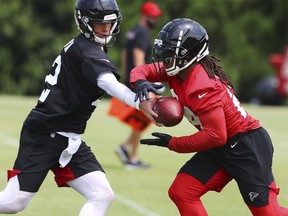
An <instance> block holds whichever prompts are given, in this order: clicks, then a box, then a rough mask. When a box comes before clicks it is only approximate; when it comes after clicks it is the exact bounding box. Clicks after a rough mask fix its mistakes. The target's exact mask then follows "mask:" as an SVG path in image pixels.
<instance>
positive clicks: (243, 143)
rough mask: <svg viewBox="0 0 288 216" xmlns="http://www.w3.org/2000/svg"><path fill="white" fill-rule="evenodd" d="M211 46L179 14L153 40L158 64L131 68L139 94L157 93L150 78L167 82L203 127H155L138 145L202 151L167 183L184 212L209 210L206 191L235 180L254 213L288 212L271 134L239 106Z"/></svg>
mask: <svg viewBox="0 0 288 216" xmlns="http://www.w3.org/2000/svg"><path fill="white" fill-rule="evenodd" d="M208 44H209V39H208V34H207V32H206V30H205V29H204V27H203V26H201V25H200V24H199V23H197V22H196V21H193V20H191V19H185V18H179V19H174V20H172V21H170V22H168V23H167V24H166V25H165V26H164V27H163V28H162V30H161V31H160V32H159V34H158V37H157V39H156V40H155V43H154V52H153V53H154V54H153V62H154V65H153V64H148V65H142V66H138V67H136V68H134V69H133V70H132V72H131V76H130V80H131V83H132V84H134V85H135V89H136V95H137V98H140V99H143V95H144V96H145V95H146V94H147V93H148V92H149V91H151V90H152V91H154V90H153V88H150V86H151V85H152V83H150V82H168V84H169V88H170V90H171V93H172V94H173V96H174V97H175V98H177V99H178V101H179V102H180V104H181V105H182V106H183V108H184V115H185V117H186V118H187V119H188V121H189V122H190V123H191V124H193V125H194V126H195V127H196V128H197V129H198V132H196V133H194V134H188V135H186V136H180V137H175V136H171V135H169V134H165V133H157V132H154V133H152V135H153V136H154V137H156V138H151V139H142V140H140V143H141V144H147V145H156V146H162V147H166V148H169V150H171V151H175V152H178V153H192V152H196V154H194V155H193V156H192V158H191V159H190V160H189V161H187V162H186V163H185V164H184V165H183V166H182V168H181V169H180V170H179V172H178V174H177V176H176V178H175V180H174V182H173V183H172V185H171V186H170V188H169V196H170V198H171V199H172V200H173V202H174V203H175V204H176V206H177V207H178V210H179V212H180V214H181V216H190V215H199V216H205V215H208V213H207V212H206V210H205V208H204V206H203V204H202V202H201V200H200V198H201V197H202V196H203V195H204V194H206V193H207V192H208V191H217V192H220V191H221V190H222V189H223V188H224V187H225V186H226V185H227V184H228V183H229V182H230V181H231V180H232V179H234V180H235V181H236V182H237V184H238V188H239V190H240V193H241V195H242V197H243V200H244V202H245V203H246V205H247V206H248V208H249V210H250V211H251V213H252V214H253V215H254V216H268V215H269V216H280V215H281V216H288V209H287V208H283V207H281V206H280V205H279V204H278V201H277V195H278V193H279V188H277V186H276V181H275V179H274V176H273V173H272V160H273V145H272V142H271V139H270V136H269V134H268V133H267V131H266V130H265V129H264V128H263V127H262V126H261V125H260V123H259V121H258V120H256V119H254V118H253V117H251V116H250V115H249V114H248V113H247V112H246V111H245V110H244V109H243V107H241V105H240V102H239V101H238V99H237V98H236V97H235V95H234V86H233V83H232V82H231V81H230V79H229V76H228V75H227V74H226V73H225V72H224V70H223V69H222V68H221V67H220V66H219V65H218V62H219V60H218V59H217V58H216V57H215V56H211V55H209V49H208ZM148 81H149V82H148ZM155 93H157V92H156V91H155ZM144 99H145V97H144ZM146 99H148V98H147V97H146Z"/></svg>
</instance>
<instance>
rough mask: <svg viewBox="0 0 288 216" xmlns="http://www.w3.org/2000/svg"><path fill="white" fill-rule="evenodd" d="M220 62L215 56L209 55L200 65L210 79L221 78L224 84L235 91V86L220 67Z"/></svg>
mask: <svg viewBox="0 0 288 216" xmlns="http://www.w3.org/2000/svg"><path fill="white" fill-rule="evenodd" d="M220 61H221V60H220V59H218V58H217V57H216V56H215V55H207V56H205V57H204V58H203V59H201V60H200V62H199V63H200V64H201V65H202V66H203V67H204V69H205V70H206V72H207V74H208V76H209V77H210V78H212V79H216V78H219V79H220V80H221V82H222V83H223V84H225V85H226V86H229V87H231V88H233V89H234V85H233V83H232V82H231V80H230V77H229V75H228V74H226V73H225V71H224V70H223V69H222V67H220V66H219V65H218V62H220Z"/></svg>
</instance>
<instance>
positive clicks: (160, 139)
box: [140, 132, 172, 148]
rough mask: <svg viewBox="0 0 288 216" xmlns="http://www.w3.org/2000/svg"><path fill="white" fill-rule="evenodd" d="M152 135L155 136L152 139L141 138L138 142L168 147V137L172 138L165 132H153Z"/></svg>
mask: <svg viewBox="0 0 288 216" xmlns="http://www.w3.org/2000/svg"><path fill="white" fill-rule="evenodd" d="M152 136H155V137H157V138H154V139H141V140H140V143H141V144H146V145H156V146H162V147H166V148H168V144H169V142H170V139H171V138H172V136H171V135H169V134H165V133H158V132H153V133H152Z"/></svg>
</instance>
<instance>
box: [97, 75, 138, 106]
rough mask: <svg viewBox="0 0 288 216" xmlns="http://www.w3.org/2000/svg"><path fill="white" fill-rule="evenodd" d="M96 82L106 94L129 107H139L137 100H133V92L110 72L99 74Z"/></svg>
mask: <svg viewBox="0 0 288 216" xmlns="http://www.w3.org/2000/svg"><path fill="white" fill-rule="evenodd" d="M97 84H98V86H99V87H100V88H101V89H103V90H104V91H105V92H106V93H107V94H109V95H111V96H113V97H116V98H117V99H119V100H121V101H123V102H124V103H126V104H127V105H129V106H131V107H134V108H136V109H139V101H136V102H134V99H135V93H134V92H132V91H131V90H130V89H129V88H128V87H126V86H125V85H123V84H122V83H120V82H118V81H117V79H116V78H115V76H114V75H113V74H112V73H105V74H101V75H100V76H99V77H98V78H97Z"/></svg>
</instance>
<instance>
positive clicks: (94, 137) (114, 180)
mask: <svg viewBox="0 0 288 216" xmlns="http://www.w3.org/2000/svg"><path fill="white" fill-rule="evenodd" d="M36 100H37V98H29V97H10V96H0V140H1V144H0V190H3V188H4V187H5V185H6V179H7V177H6V170H7V169H11V168H12V166H13V163H14V159H15V157H16V155H17V147H18V139H19V133H20V129H21V126H22V123H23V121H24V119H25V117H26V115H27V114H28V113H29V111H30V110H31V108H32V107H33V106H34V105H35V103H36ZM108 106H109V100H107V99H105V100H103V101H102V102H101V103H100V105H99V106H98V108H97V109H96V111H95V113H94V114H93V116H92V118H91V119H90V121H89V123H88V126H87V130H86V133H85V135H83V137H82V139H83V140H84V141H86V142H87V144H88V145H90V146H91V148H92V150H93V152H94V153H95V154H96V157H97V159H98V160H99V161H100V163H101V164H102V165H103V167H104V169H105V171H106V173H107V178H108V179H109V181H110V183H111V185H112V188H113V190H114V192H115V200H114V201H113V203H112V205H111V207H110V208H109V210H108V212H107V216H177V215H179V213H178V210H177V209H176V207H175V205H174V204H173V202H172V201H171V200H170V199H169V197H168V194H167V190H168V188H169V186H170V184H171V183H172V181H173V179H174V177H175V175H176V173H177V171H178V170H179V168H180V167H181V166H182V165H183V164H184V163H185V161H186V160H188V159H189V158H190V157H191V156H192V155H193V154H177V153H174V152H171V151H169V150H167V149H164V148H160V147H149V146H141V147H140V158H141V159H142V160H143V161H144V162H147V163H151V165H152V168H151V169H149V170H145V171H143V170H142V171H141V170H134V171H127V170H125V169H124V167H123V166H122V164H121V163H120V161H119V160H118V158H117V157H116V155H115V153H114V149H115V148H116V147H117V146H118V145H119V144H120V143H121V141H122V140H124V138H126V136H127V135H128V133H129V131H130V129H129V128H128V127H127V126H125V125H123V124H121V123H119V122H118V121H117V120H116V119H114V118H111V117H109V116H107V114H106V113H107V109H108ZM244 107H245V108H246V110H247V111H248V112H249V113H250V114H251V115H252V116H254V117H255V118H257V119H260V121H261V123H262V125H263V126H264V127H265V128H266V129H267V130H268V132H269V133H270V135H271V137H272V140H273V143H274V150H275V152H274V164H273V170H274V176H275V178H276V180H277V185H278V187H280V188H281V190H280V195H279V196H278V199H279V203H280V204H281V205H283V206H286V207H288V184H287V182H288V174H287V166H288V141H287V140H288V133H287V132H288V107H287V106H286V107H256V106H250V105H245V106H244ZM153 131H160V132H167V133H170V134H173V135H175V136H180V135H187V134H191V133H194V132H195V129H194V128H193V126H191V125H190V124H189V123H188V122H187V120H186V119H183V121H182V122H181V123H180V124H179V125H178V126H176V127H173V128H163V127H161V128H158V127H156V126H154V125H152V126H151V127H149V129H148V130H147V131H146V132H145V134H144V135H143V137H150V133H151V132H153ZM202 201H203V203H204V205H205V207H206V208H207V211H208V213H209V216H231V215H237V216H248V215H250V213H249V211H248V209H247V208H246V206H245V204H244V202H243V201H242V198H241V196H240V194H239V192H238V189H237V185H236V183H235V182H234V181H232V182H231V183H230V184H229V185H228V186H226V187H225V188H224V190H223V191H222V192H221V193H216V192H209V193H208V194H206V195H205V196H204V197H203V199H202ZM83 203H84V198H83V197H82V196H81V195H80V194H78V193H76V192H74V191H73V190H72V189H69V188H60V189H58V188H57V186H56V184H55V182H54V179H53V174H52V173H50V174H49V175H48V176H47V178H46V180H45V181H44V183H43V185H42V187H41V188H40V190H39V192H38V193H37V194H36V196H35V197H34V198H33V199H32V201H31V203H30V205H29V206H28V207H27V208H26V209H25V210H24V211H23V212H21V213H19V214H17V215H19V216H51V215H54V216H77V215H78V213H79V210H80V208H81V206H82V205H83Z"/></svg>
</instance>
